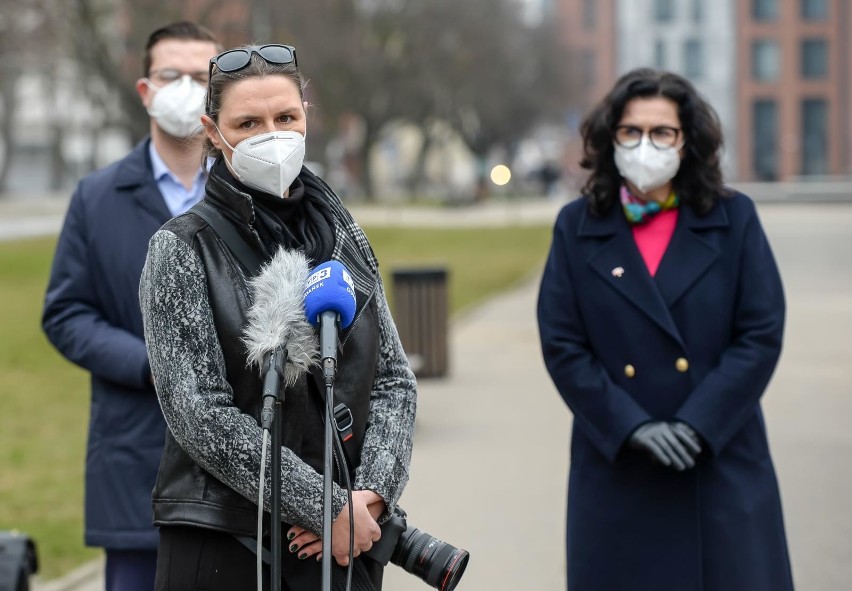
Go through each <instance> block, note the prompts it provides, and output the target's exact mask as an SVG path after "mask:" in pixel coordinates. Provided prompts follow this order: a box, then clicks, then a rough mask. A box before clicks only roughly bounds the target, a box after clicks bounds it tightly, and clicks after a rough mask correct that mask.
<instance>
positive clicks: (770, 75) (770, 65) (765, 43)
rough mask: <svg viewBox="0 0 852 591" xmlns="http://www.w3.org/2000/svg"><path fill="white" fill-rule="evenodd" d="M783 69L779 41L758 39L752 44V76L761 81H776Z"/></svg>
mask: <svg viewBox="0 0 852 591" xmlns="http://www.w3.org/2000/svg"><path fill="white" fill-rule="evenodd" d="M780 71H781V59H780V54H779V52H778V43H777V42H776V41H773V40H772V39H758V40H756V41H753V42H752V44H751V76H752V78H754V79H755V80H758V81H760V82H775V81H776V80H778V75H779V72H780Z"/></svg>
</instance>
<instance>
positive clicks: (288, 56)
mask: <svg viewBox="0 0 852 591" xmlns="http://www.w3.org/2000/svg"><path fill="white" fill-rule="evenodd" d="M254 53H256V54H257V55H259V56H260V57H262V58H263V59H264V60H265V61H266V62H267V63H269V64H278V65H284V64H293V65H294V66H296V67H298V66H299V64H298V62H297V61H296V48H295V47H293V46H291V45H278V44H270V45H261V46H253V47H246V48H240V49H229V50H228V51H224V52H222V53H220V54H219V55H217V56H216V57H214V58H210V74H211V75H212V74H213V66H216V67H217V68H219V71H220V72H237V71H239V70H242V69H243V68H245V67H246V66H247V65H249V63H251V56H252V54H254Z"/></svg>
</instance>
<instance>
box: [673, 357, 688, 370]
mask: <svg viewBox="0 0 852 591" xmlns="http://www.w3.org/2000/svg"><path fill="white" fill-rule="evenodd" d="M675 367H676V368H677V370H678V371H679V372H680V373H686V370H688V369H689V361H687V360H686V359H684V358H683V357H678V358H677V361H675Z"/></svg>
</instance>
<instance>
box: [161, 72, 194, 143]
mask: <svg viewBox="0 0 852 591" xmlns="http://www.w3.org/2000/svg"><path fill="white" fill-rule="evenodd" d="M146 82H147V84H148V86H149V87H150V88H153V89H155V90H156V93H155V94H154V98H153V99H152V100H151V106H150V107H148V114H149V115H150V116H151V117H153V118H154V119H156V120H157V125H159V126H160V129H162V130H163V131H165V132H166V133H167V134H169V135H171V136H173V137H176V138H187V137H189V136H191V135H194V134H196V133H198V132H200V131H202V130H203V127H202V126H201V116H202V115H203V114H204V94H205V93H206V92H207V89H206V88H204V87H203V86H201V85H200V84H198V83H197V82H195V81H194V80H193V79H192V77H191V76H181V78H180V80H175V81H174V82H169V83H168V84H166V85H165V86H163V87H162V88H159V87H158V86H157V85H155V84H154V83H153V82H151V81H150V80H147V81H146Z"/></svg>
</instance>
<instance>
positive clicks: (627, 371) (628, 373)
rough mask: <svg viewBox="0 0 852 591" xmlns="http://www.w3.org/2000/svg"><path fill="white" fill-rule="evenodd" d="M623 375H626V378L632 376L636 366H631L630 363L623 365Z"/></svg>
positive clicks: (634, 373)
mask: <svg viewBox="0 0 852 591" xmlns="http://www.w3.org/2000/svg"><path fill="white" fill-rule="evenodd" d="M624 375H626V376H627V377H628V378H632V377H633V376H635V375H636V368H635V367H633V366H632V365H625V366H624Z"/></svg>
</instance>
